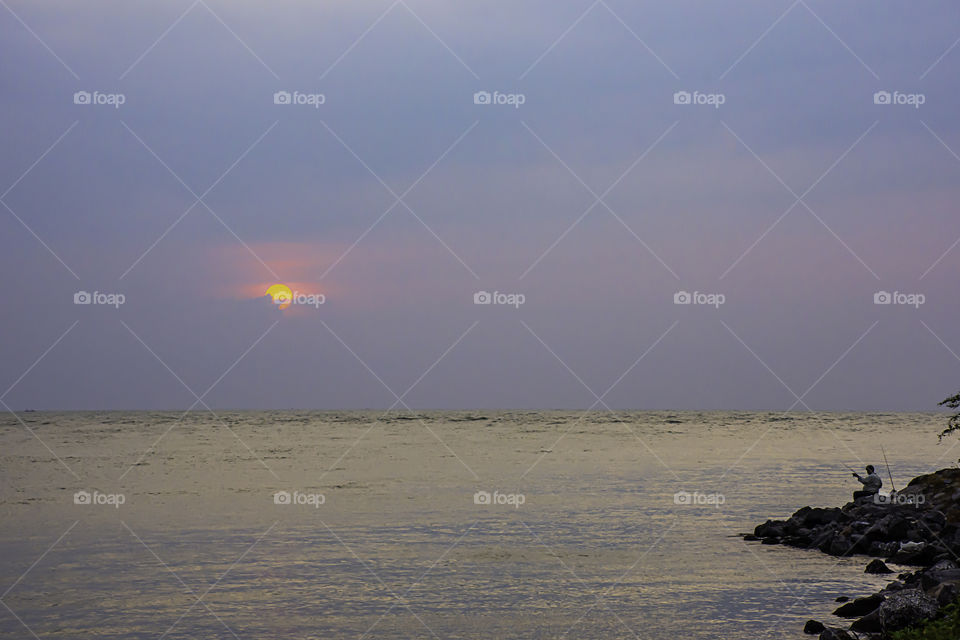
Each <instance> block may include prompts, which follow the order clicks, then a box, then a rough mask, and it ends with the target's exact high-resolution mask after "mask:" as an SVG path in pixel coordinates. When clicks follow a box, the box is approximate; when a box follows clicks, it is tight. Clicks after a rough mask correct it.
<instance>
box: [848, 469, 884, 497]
mask: <svg viewBox="0 0 960 640" xmlns="http://www.w3.org/2000/svg"><path fill="white" fill-rule="evenodd" d="M853 477H854V478H856V479H857V480H859V481H860V484H862V485H863V490H862V491H854V492H853V499H854V500H856V499H857V498H864V497H867V496H875V495H877V494H878V493H880V487H882V486H883V480H881V479H880V476H878V475H877V474H876V473H875V472H874V470H873V465H872V464H868V465H867V475H866V476H865V477H864V476H861V475H860V474H859V473H854V474H853Z"/></svg>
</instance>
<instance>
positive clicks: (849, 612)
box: [833, 593, 885, 618]
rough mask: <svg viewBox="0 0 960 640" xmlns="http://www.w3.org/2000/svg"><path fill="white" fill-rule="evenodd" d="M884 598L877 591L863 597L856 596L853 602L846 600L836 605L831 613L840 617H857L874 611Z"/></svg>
mask: <svg viewBox="0 0 960 640" xmlns="http://www.w3.org/2000/svg"><path fill="white" fill-rule="evenodd" d="M884 600H885V598H884V597H883V596H882V595H880V594H879V593H875V594H873V595H872V596H867V597H865V598H857V599H856V600H854V601H853V602H848V603H847V604H845V605H843V606H841V607H838V608H837V610H836V611H834V612H833V615H835V616H840V617H841V618H859V617H861V616H865V615H867V614H868V613H870V612H871V611H874V610H875V609H876V608H877V607H879V606H880V604H881V603H882V602H883V601H884Z"/></svg>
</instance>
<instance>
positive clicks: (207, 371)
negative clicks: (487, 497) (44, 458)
mask: <svg viewBox="0 0 960 640" xmlns="http://www.w3.org/2000/svg"><path fill="white" fill-rule="evenodd" d="M724 4H726V5H729V4H731V3H722V4H719V3H715V2H682V1H680V2H670V3H644V6H640V7H638V6H636V5H637V3H632V2H624V1H621V0H603V1H600V2H597V3H594V4H591V3H590V2H589V1H584V2H575V3H574V2H565V3H556V2H545V1H543V2H539V1H538V2H525V3H517V2H501V1H499V0H491V1H489V2H483V3H479V4H478V3H468V4H467V5H461V3H440V2H432V1H424V0H404V1H402V2H395V3H391V2H389V1H383V2H332V3H314V2H306V1H303V0H300V1H293V2H277V3H269V4H268V5H265V4H264V3H262V2H250V1H247V0H234V1H231V2H225V1H223V0H198V1H197V2H193V3H191V2H190V1H189V0H185V1H183V2H180V1H177V2H168V3H161V4H160V5H155V6H144V5H140V4H131V3H129V2H119V1H117V2H96V1H94V2H84V3H76V2H45V3H41V4H38V3H32V2H24V1H19V0H18V1H9V0H8V2H7V4H6V5H3V6H2V7H0V55H2V58H3V59H4V61H5V64H3V65H2V67H0V82H2V86H3V90H2V92H0V109H2V114H3V122H4V126H3V127H2V128H0V136H2V139H0V148H2V150H3V151H2V153H0V196H2V197H0V201H2V203H3V205H5V206H0V268H2V271H3V273H4V274H5V277H4V278H3V279H2V281H0V293H2V294H3V297H4V299H5V300H6V302H5V303H4V305H3V306H2V307H0V399H2V401H3V403H4V404H6V405H7V406H9V407H10V408H13V409H23V408H46V409H101V408H115V409H135V408H149V409H153V408H186V407H189V406H190V405H193V404H194V403H195V402H196V400H197V398H196V396H195V395H194V394H196V395H197V396H202V397H203V402H205V403H207V404H209V405H210V406H212V407H234V408H366V407H378V408H380V407H383V408H386V407H390V406H392V405H394V404H395V403H397V398H396V396H395V395H394V393H395V394H397V395H401V396H402V403H403V404H397V407H399V408H402V407H403V406H404V404H405V405H409V406H411V407H414V408H478V407H479V408H506V407H518V408H542V407H556V408H570V409H586V408H590V407H594V408H597V409H602V408H604V406H605V405H606V406H610V407H614V408H639V409H668V408H677V409H680V408H687V409H764V410H787V409H790V408H793V409H807V408H809V409H813V410H865V411H872V410H877V411H889V410H932V409H934V408H935V404H936V402H937V401H939V400H940V399H942V398H943V397H945V396H946V395H949V394H950V393H953V392H955V391H956V390H957V387H958V385H960V358H958V354H960V325H958V323H957V318H958V312H960V303H958V299H957V295H956V291H955V288H956V283H957V281H958V279H957V273H958V269H960V244H957V240H958V238H960V215H958V213H957V211H956V206H957V204H956V203H957V194H958V191H960V187H958V185H960V157H958V154H960V127H958V121H957V117H956V113H957V107H958V103H960V90H958V89H960V87H958V80H957V79H958V78H960V73H958V72H960V46H956V45H957V42H958V38H960V7H958V6H957V5H956V3H951V2H924V3H922V4H921V5H917V4H914V3H904V2H897V1H887V0H883V1H879V2H878V1H856V2H848V3H840V4H839V5H838V4H837V3H832V2H826V1H823V0H806V1H798V2H792V3H791V2H788V1H782V2H781V1H777V2H770V1H764V2H759V1H752V0H751V1H745V2H739V3H735V6H736V7H737V8H735V9H731V8H728V7H725V6H723V5H724ZM318 5H322V6H318ZM83 91H86V92H89V93H91V94H93V98H92V99H93V100H96V99H97V94H95V93H94V92H99V94H100V97H101V99H103V100H105V101H108V102H109V101H110V100H111V98H109V97H103V95H104V94H119V95H121V96H122V100H123V104H122V105H120V106H119V108H115V107H114V106H112V105H110V104H75V102H74V94H75V92H83ZM277 91H288V92H290V93H291V94H293V93H294V92H299V93H301V94H322V95H323V96H324V99H325V101H324V103H323V104H321V105H319V106H318V107H316V108H315V107H314V106H312V105H309V104H275V103H274V93H275V92H277ZM482 91H487V92H490V93H491V94H493V93H494V92H499V93H500V94H520V95H522V98H521V99H520V100H522V101H523V104H522V105H519V106H518V107H515V106H512V105H509V104H475V101H474V94H475V93H476V92H482ZM678 91H686V92H689V93H690V94H691V95H692V96H693V98H692V99H693V100H696V99H697V97H700V98H701V99H702V100H704V101H707V102H710V101H717V100H718V98H716V97H710V96H716V95H718V94H719V95H721V96H722V97H721V98H719V100H721V101H722V102H723V104H721V105H719V107H716V108H715V107H714V106H712V105H710V104H675V100H674V94H675V93H676V92H678ZM878 91H888V92H890V94H891V100H892V101H894V102H896V101H898V100H900V101H902V102H905V103H906V104H882V102H883V99H882V97H881V98H880V102H881V104H876V103H875V95H874V94H875V93H876V92H878ZM704 96H706V97H704ZM505 100H508V101H510V100H509V99H506V98H505ZM915 102H922V104H920V105H919V106H915V105H914V104H910V103H915ZM198 197H199V198H202V201H200V202H198ZM398 197H399V198H400V201H399V202H398ZM598 198H599V201H598ZM798 198H799V200H798ZM191 207H192V208H191ZM955 245H956V246H955ZM274 283H284V284H288V285H289V286H290V287H291V289H293V290H296V291H297V292H299V293H302V294H305V295H307V294H323V295H324V296H326V299H325V302H324V303H323V304H322V305H320V306H318V307H314V306H309V305H306V304H295V305H292V306H291V307H290V308H287V309H283V310H281V309H280V308H278V307H277V306H276V305H274V304H272V303H271V302H269V301H268V300H267V299H266V298H263V297H261V296H262V294H263V293H264V291H265V290H266V287H267V286H269V285H271V284H274ZM78 291H88V292H91V293H93V292H100V293H107V294H111V293H122V294H123V296H124V297H125V302H124V304H123V305H122V306H120V307H119V308H114V307H111V306H108V305H100V304H89V305H80V304H74V294H75V293H76V292H78ZM477 291H490V292H494V291H497V292H501V293H508V294H511V293H518V294H522V295H523V296H524V303H523V304H522V305H521V306H519V308H514V307H512V306H508V305H501V304H490V305H476V304H474V293H475V292H477ZM679 291H688V292H691V293H693V292H701V293H708V294H722V296H723V304H722V305H720V306H719V307H718V308H717V307H714V306H709V305H701V304H689V305H681V304H674V294H675V293H677V292H679ZM878 291H888V292H890V293H893V292H900V293H902V294H922V296H923V299H922V300H923V303H922V304H920V305H919V306H910V305H908V304H896V302H898V301H899V302H906V301H909V300H913V301H916V298H907V297H904V296H901V297H900V299H899V300H895V301H894V302H895V303H894V304H888V305H884V304H874V294H875V293H876V292H878ZM61 338H62V339H61ZM58 339H59V342H58ZM52 345H55V346H53V347H52V348H51V346H52ZM251 347H252V348H251ZM638 360H639V361H638ZM361 361H362V362H361ZM25 372H26V375H23V374H24V373H25ZM178 378H179V380H178ZM411 386H412V389H410V391H409V393H408V394H407V395H405V396H403V394H404V392H406V391H407V390H408V388H410V387H411ZM611 387H612V388H611ZM8 388H9V390H8ZM208 389H210V390H209V393H208V394H207V395H205V396H204V395H203V394H204V392H206V391H207V390H208ZM608 389H609V393H608V394H607V395H605V396H604V395H603V394H604V393H605V392H607V391H608ZM594 394H596V395H594ZM804 394H806V395H804ZM597 396H602V398H603V399H602V403H598V401H597ZM797 396H800V397H801V399H802V400H801V401H798V399H797ZM2 406H3V405H0V407H2ZM200 406H201V407H202V405H200Z"/></svg>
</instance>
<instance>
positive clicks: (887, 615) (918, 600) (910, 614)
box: [879, 589, 939, 632]
mask: <svg viewBox="0 0 960 640" xmlns="http://www.w3.org/2000/svg"><path fill="white" fill-rule="evenodd" d="M938 609H939V607H938V605H937V601H936V600H934V599H933V598H931V597H930V596H928V595H927V594H925V593H923V592H922V591H918V590H914V589H910V590H907V591H900V592H899V593H895V594H893V595H891V596H890V597H889V598H887V599H886V600H884V601H883V602H882V603H881V604H880V608H879V612H880V624H881V626H882V628H883V631H884V632H890V631H898V630H900V629H904V628H906V627H909V626H912V625H915V624H917V623H918V622H921V621H923V620H928V619H930V618H933V617H935V616H936V615H937V611H938Z"/></svg>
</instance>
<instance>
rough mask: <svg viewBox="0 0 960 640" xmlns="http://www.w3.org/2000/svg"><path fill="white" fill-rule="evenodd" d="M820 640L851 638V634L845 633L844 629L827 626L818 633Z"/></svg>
mask: <svg viewBox="0 0 960 640" xmlns="http://www.w3.org/2000/svg"><path fill="white" fill-rule="evenodd" d="M820 640H853V636H851V635H850V634H849V633H847V632H846V630H845V629H838V628H836V627H827V628H826V629H824V630H823V632H822V633H821V634H820Z"/></svg>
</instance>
